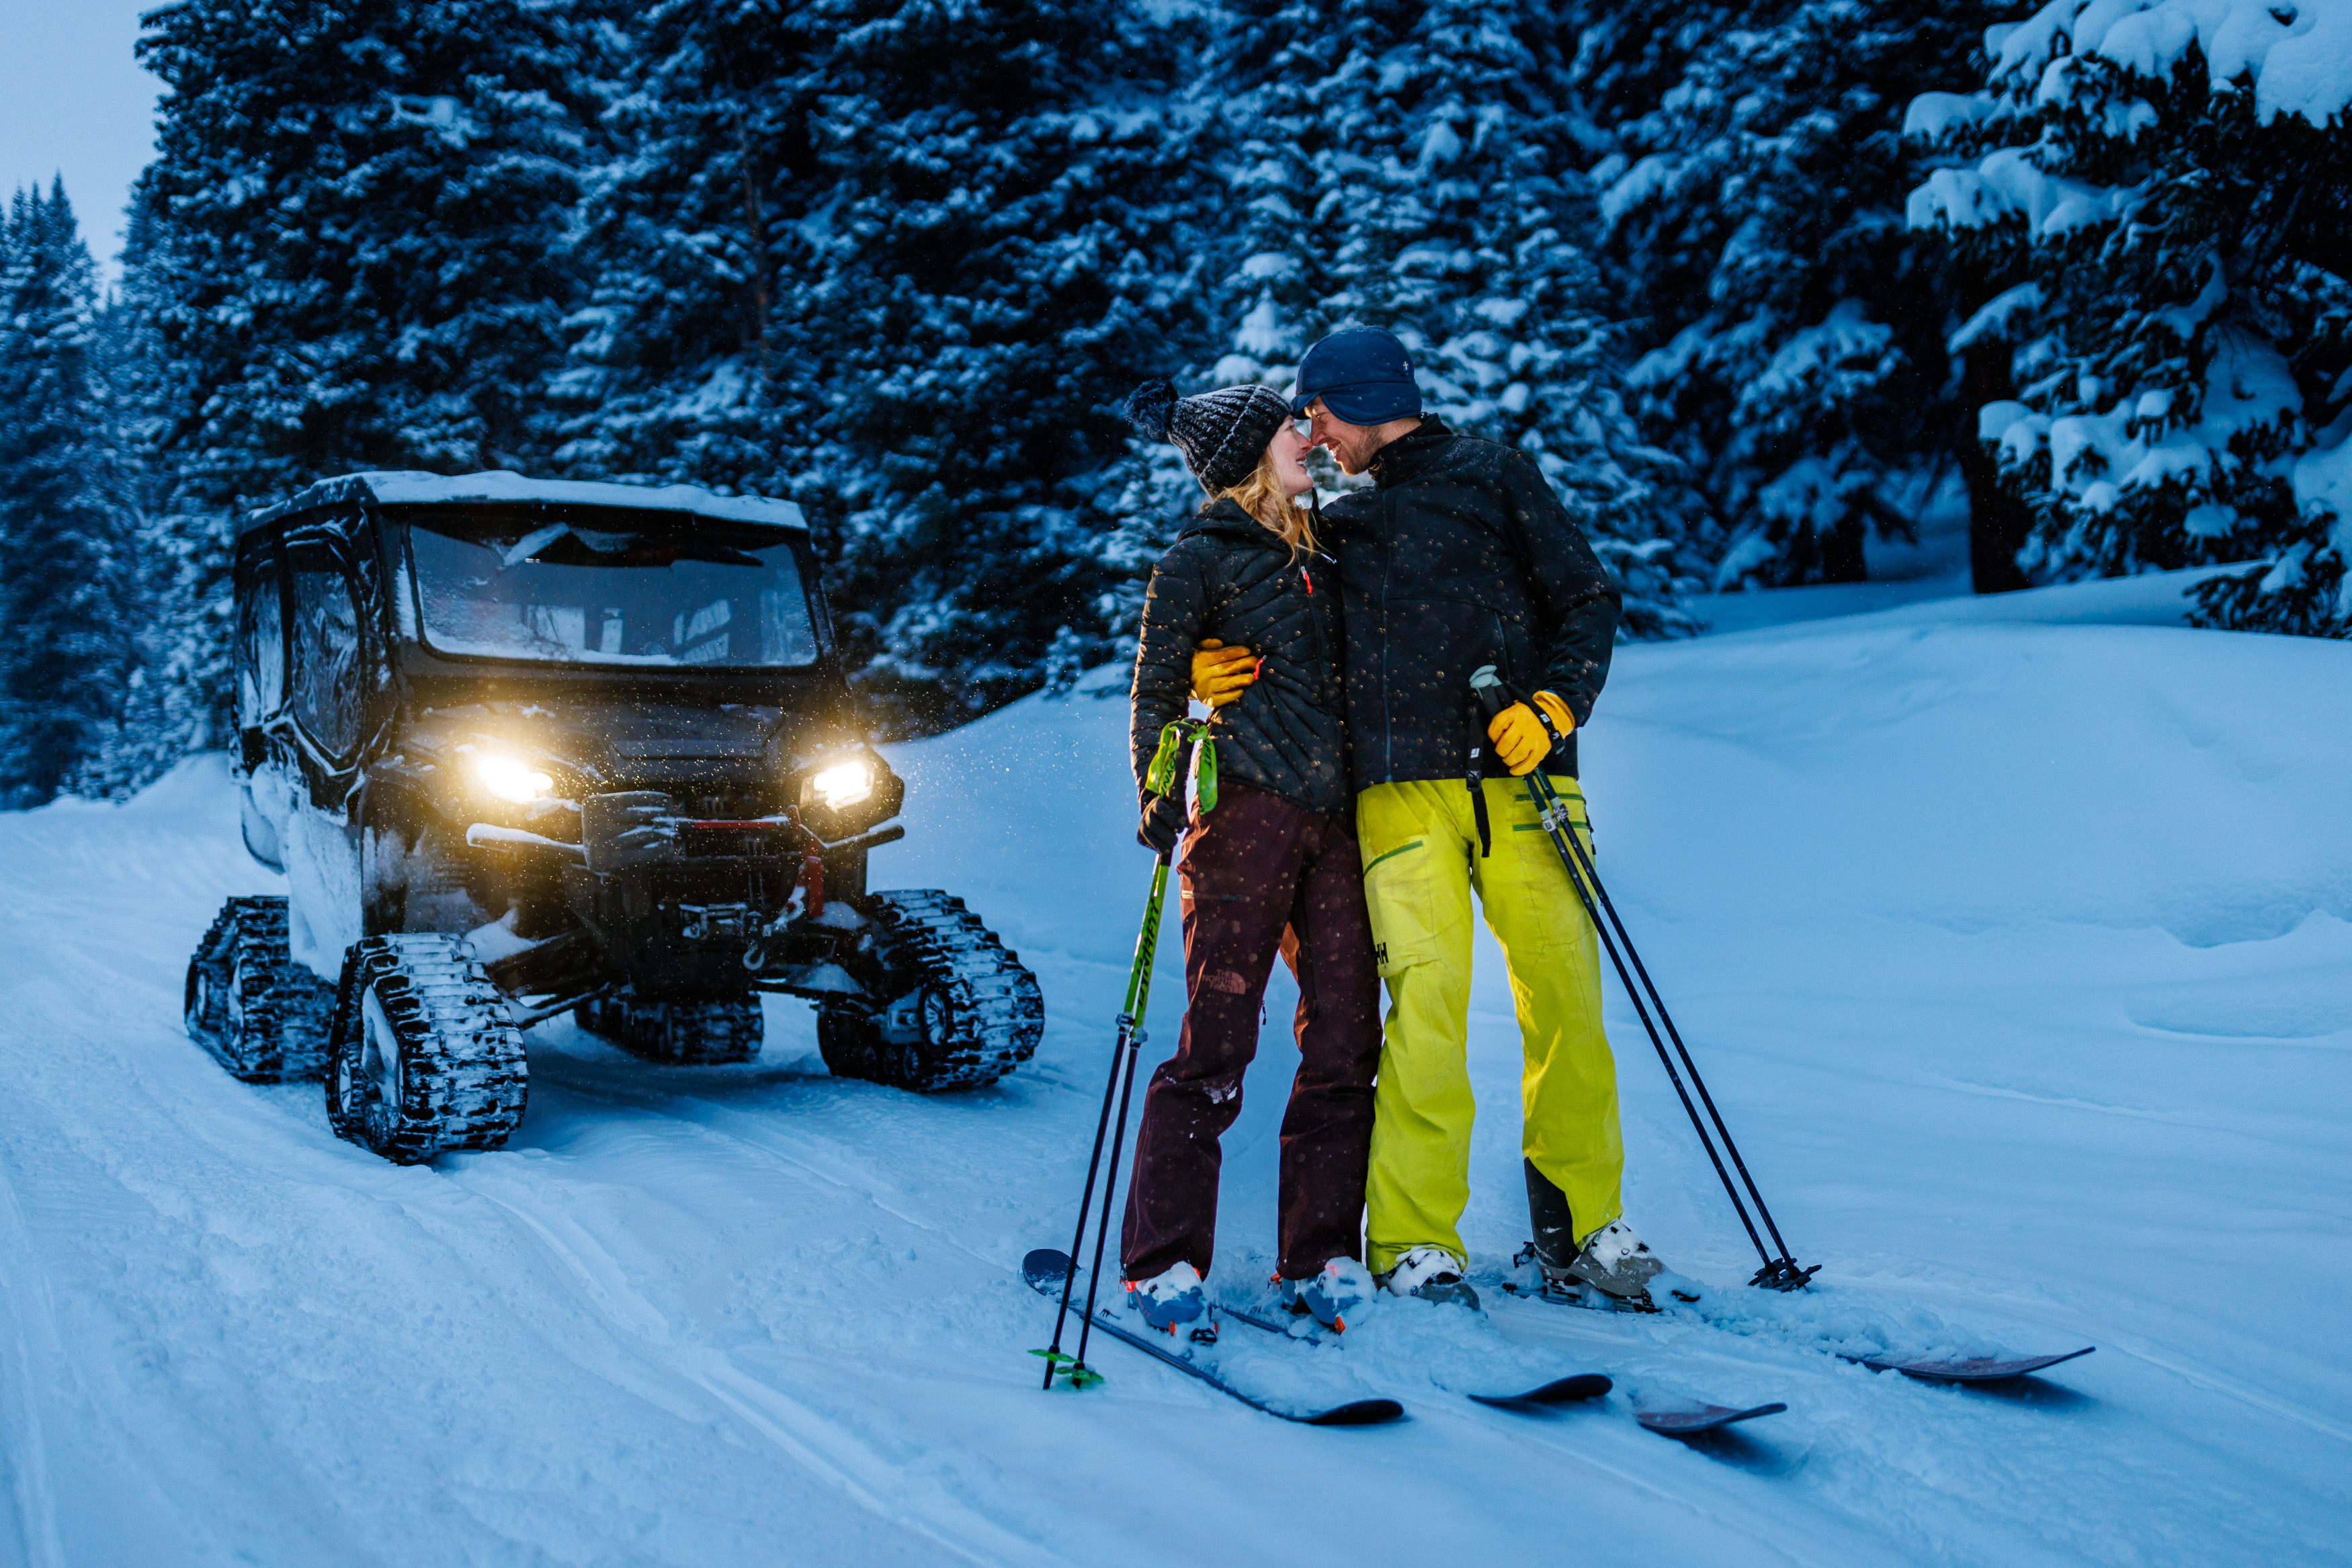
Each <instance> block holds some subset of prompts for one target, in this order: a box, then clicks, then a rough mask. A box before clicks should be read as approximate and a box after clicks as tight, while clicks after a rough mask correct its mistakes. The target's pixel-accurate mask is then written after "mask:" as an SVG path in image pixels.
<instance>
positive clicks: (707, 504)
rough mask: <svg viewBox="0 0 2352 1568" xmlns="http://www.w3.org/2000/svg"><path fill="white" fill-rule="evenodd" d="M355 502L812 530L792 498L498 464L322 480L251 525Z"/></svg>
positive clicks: (251, 518) (265, 509)
mask: <svg viewBox="0 0 2352 1568" xmlns="http://www.w3.org/2000/svg"><path fill="white" fill-rule="evenodd" d="M348 501H375V502H379V503H381V504H383V505H384V506H388V507H391V506H398V507H409V506H433V505H436V504H437V503H440V502H444V501H501V502H525V503H529V502H541V503H557V504H561V505H564V506H572V507H635V508H637V509H640V510H644V511H654V512H688V513H691V514H693V515H694V516H696V517H711V518H715V519H718V520H720V521H724V522H730V523H765V524H768V525H769V526H771V527H773V528H807V527H808V521H807V519H806V518H804V517H802V516H801V509H800V507H796V506H794V505H793V503H792V502H790V501H772V500H769V499H768V498H767V497H762V496H714V495H712V494H711V493H710V492H709V491H708V490H704V489H699V488H698V487H697V486H692V485H661V486H654V485H601V484H592V483H589V482H587V481H585V480H579V479H528V478H525V477H524V476H522V475H520V474H517V473H515V472H514V471H513V470H512V469H508V468H493V469H490V470H488V472H486V473H481V474H425V473H419V472H416V471H415V470H413V469H411V470H389V469H388V470H379V471H376V472H373V473H365V474H344V475H341V476H337V477H335V478H332V479H321V480H320V481H319V482H318V483H317V484H315V485H312V486H310V487H309V488H307V489H305V490H303V491H301V492H300V493H299V494H298V495H296V496H294V497H292V498H291V499H289V500H284V501H280V502H278V504H277V505H276V506H274V507H263V508H262V509H261V510H259V511H257V512H254V513H252V514H250V515H249V516H247V518H246V520H245V528H257V527H258V526H260V525H261V524H263V523H268V522H273V521H275V520H276V519H278V518H279V517H290V516H292V515H293V514H294V513H296V512H307V511H309V510H310V509H311V508H312V507H328V506H335V505H339V504H341V503H343V502H348ZM239 531H240V532H242V531H244V530H242V529H240V530H239Z"/></svg>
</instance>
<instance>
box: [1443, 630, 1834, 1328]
mask: <svg viewBox="0 0 2352 1568" xmlns="http://www.w3.org/2000/svg"><path fill="white" fill-rule="evenodd" d="M1470 685H1471V689H1472V690H1474V691H1475V692H1476V693H1477V695H1478V698H1479V701H1480V702H1481V703H1483V704H1484V705H1485V706H1486V713H1487V716H1488V717H1489V718H1492V717H1493V716H1495V715H1496V714H1499V713H1501V712H1502V711H1503V707H1504V703H1505V697H1506V692H1505V689H1504V686H1503V683H1502V680H1501V678H1500V677H1499V676H1497V675H1496V673H1495V667H1494V666H1493V665H1492V664H1484V665H1481V666H1480V667H1479V668H1478V669H1477V670H1476V671H1475V673H1474V674H1472V675H1471V677H1470ZM1528 706H1529V708H1530V709H1532V711H1533V712H1534V713H1535V715H1536V717H1537V720H1538V722H1539V723H1540V724H1542V726H1543V727H1544V734H1545V735H1546V736H1547V737H1549V740H1550V742H1551V745H1552V747H1553V748H1554V749H1555V750H1564V749H1565V748H1566V745H1567V742H1566V739H1565V737H1562V736H1561V735H1560V733H1559V729H1558V727H1555V726H1554V725H1553V723H1552V721H1551V716H1549V714H1546V713H1545V712H1544V711H1543V709H1542V708H1540V707H1538V706H1536V705H1534V704H1533V703H1530V704H1529V705H1528ZM1527 778H1528V789H1529V791H1530V793H1531V794H1532V795H1533V796H1534V798H1535V800H1536V802H1537V805H1538V810H1539V811H1540V814H1541V816H1542V820H1543V822H1544V826H1545V829H1546V831H1547V832H1548V833H1549V835H1550V837H1551V841H1552V846H1553V847H1554V848H1555V849H1557V850H1558V851H1559V856H1560V860H1561V862H1562V863H1563V864H1564V865H1566V867H1567V869H1568V877H1569V882H1570V884H1571V885H1573V886H1574V887H1575V889H1576V896H1577V900H1578V902H1579V903H1580V904H1583V905H1584V913H1585V915H1586V916H1587V918H1589V919H1590V920H1591V922H1592V929H1593V932H1594V934H1595V935H1596V936H1599V937H1600V939H1601V946H1602V947H1603V948H1605V949H1606V950H1607V951H1608V954H1609V961H1610V963H1611V965H1612V967H1615V969H1616V971H1617V979H1618V982H1619V983H1620V984H1621V985H1622V986H1623V987H1624V988H1625V995H1626V997H1627V998H1629V999H1630V1000H1631V1001H1632V1002H1633V1012H1634V1015H1635V1016H1636V1017H1638V1018H1639V1019H1641V1020H1642V1027H1643V1030H1644V1031H1645V1032H1647V1033H1648V1035H1649V1037H1650V1044H1651V1045H1652V1046H1653V1047H1654V1049H1655V1050H1656V1051H1657V1053H1658V1062H1659V1065H1660V1066H1662V1067H1664V1069H1665V1070H1666V1081H1667V1082H1670V1083H1672V1084H1673V1085H1674V1087H1675V1097H1676V1098H1677V1099H1679V1100H1680V1101H1681V1102H1682V1104H1683V1113H1684V1114H1685V1115H1687V1116H1688V1117H1689V1118H1690V1122H1691V1128H1692V1130H1693V1131H1694V1132H1696V1133H1697V1134H1698V1140H1699V1145H1700V1146H1701V1147H1702V1148H1704V1149H1706V1157H1707V1160H1708V1163H1709V1164H1711V1165H1713V1166H1715V1174H1716V1176H1717V1179H1718V1180H1720V1181H1721V1182H1722V1183H1723V1190H1724V1193H1725V1195H1726V1196H1727V1197H1729V1198H1730V1199H1731V1207H1732V1210H1733V1212H1735V1213H1737V1214H1738V1216H1739V1223H1740V1226H1741V1228H1743V1229H1745V1230H1746V1231H1747V1232H1748V1240H1749V1242H1750V1243H1752V1244H1753V1245H1754V1246H1755V1248H1756V1252H1757V1256H1758V1257H1759V1258H1761V1259H1762V1260H1763V1262H1764V1266H1763V1267H1762V1268H1760V1269H1759V1270H1757V1271H1756V1274H1755V1277H1754V1278H1753V1279H1751V1280H1749V1281H1748V1283H1749V1284H1751V1285H1764V1286H1769V1287H1770V1288H1772V1289H1774V1290H1778V1291H1794V1290H1801V1289H1802V1288H1803V1287H1804V1286H1805V1285H1806V1284H1807V1283H1809V1282H1810V1281H1811V1279H1812V1277H1813V1275H1814V1274H1816V1273H1818V1272H1819V1271H1820V1265H1818V1264H1816V1265H1814V1266H1813V1267H1812V1268H1811V1269H1806V1268H1801V1267H1800V1266H1799V1265H1798V1263H1797V1261H1796V1260H1795V1259H1793V1258H1791V1257H1790V1254H1789V1247H1788V1243H1787V1242H1785V1241H1783V1240H1782V1239H1780V1227H1779V1226H1777V1225H1775V1224H1774V1223H1773V1221H1772V1211H1771V1210H1770V1208H1769V1207H1767V1206H1766V1205H1765V1202H1764V1194H1763V1192H1762V1191H1761V1190H1760V1189H1759V1187H1758V1186H1757V1185H1756V1178H1755V1177H1754V1176H1751V1175H1750V1174H1749V1173H1748V1163H1747V1162H1746V1161H1745V1160H1743V1159H1742V1158H1741V1157H1740V1155H1739V1145H1738V1144H1737V1143H1735V1142H1733V1140H1732V1136H1731V1129H1730V1128H1729V1127H1728V1126H1727V1125H1726V1124H1725V1123H1724V1120H1723V1113H1722V1112H1721V1111H1719V1110H1717V1108H1716V1103H1715V1097H1714V1096H1713V1095H1712V1094H1710V1093H1708V1092H1707V1088H1706V1079H1705V1078H1704V1077H1702V1076H1701V1075H1700V1073H1699V1070H1698V1063H1697V1062H1696V1061H1692V1060H1691V1054H1690V1050H1689V1048H1688V1047H1687V1046H1685V1044H1684V1043H1683V1038H1682V1032H1681V1030H1677V1029H1676V1028H1675V1020H1674V1015H1673V1014H1672V1013H1670V1012H1668V1011H1667V1010H1666V1002H1665V998H1664V997H1662V996H1660V995H1659V994H1658V988H1657V985H1656V983H1655V982H1654V981H1653V980H1652V979H1651V978H1650V971H1649V969H1648V967H1646V966H1644V965H1643V962H1642V956H1641V954H1640V952H1639V951H1638V950H1637V949H1636V948H1635V947H1634V946H1633V935H1632V933H1630V932H1628V931H1627V930H1626V929H1625V923H1624V921H1623V920H1622V919H1621V918H1620V917H1619V916H1618V914H1617V908H1616V905H1615V904H1612V903H1611V902H1610V899H1609V894H1608V890H1607V889H1606V888H1604V887H1602V886H1601V875H1600V873H1599V872H1598V871H1597V870H1596V869H1595V868H1594V866H1593V863H1592V861H1591V857H1590V856H1589V855H1587V854H1586V853H1585V851H1584V846H1583V844H1582V843H1580V842H1579V841H1578V840H1577V837H1576V828H1575V824H1574V822H1573V821H1571V820H1570V817H1569V814H1568V809H1567V806H1566V804H1565V802H1563V801H1562V800H1560V798H1559V791H1558V790H1556V789H1553V788H1552V784H1551V780H1550V779H1549V778H1548V777H1546V776H1545V774H1544V771H1543V768H1542V767H1541V766H1540V765H1538V767H1537V768H1535V769H1534V770H1533V771H1532V772H1530V773H1528V775H1527ZM1588 888H1589V891H1588ZM1604 912H1605V914H1606V917H1607V919H1606V924H1604V923H1603V915H1604ZM1612 929H1613V931H1614V934H1615V939H1614V940H1612V935H1611V934H1612ZM1621 943H1622V946H1623V949H1624V951H1623V955H1622V956H1620V954H1619V951H1618V949H1619V945H1620V944H1621ZM1629 958H1630V959H1631V960H1632V964H1633V967H1632V971H1631V972H1628V969H1627V967H1626V960H1627V959H1629ZM1635 975H1639V976H1640V977H1641V987H1640V988H1638V989H1637V988H1635V986H1634V983H1633V982H1634V977H1635ZM1644 993H1646V994H1647V997H1648V1001H1649V1006H1646V1007H1645V1006H1644V1005H1643V994H1644ZM1651 1007H1654V1008H1656V1009H1657V1015H1658V1021H1659V1022H1662V1023H1664V1025H1665V1030H1666V1034H1667V1036H1669V1037H1671V1038H1672V1040H1674V1055H1672V1056H1670V1055H1668V1054H1667V1051H1666V1042H1665V1040H1662V1039H1660V1038H1659V1035H1658V1024H1657V1023H1654V1022H1652V1021H1651V1018H1650V1008H1651ZM1675 1056H1679V1057H1680V1058H1681V1059H1682V1064H1683V1067H1684V1068H1685V1070H1686V1071H1688V1072H1689V1073H1690V1079H1691V1084H1692V1086H1693V1087H1695V1088H1696V1089H1697V1091H1698V1095H1699V1100H1700V1102H1701V1103H1704V1104H1705V1105H1706V1114H1707V1119H1708V1120H1710V1121H1712V1122H1713V1123H1714V1124H1715V1130H1716V1132H1717V1134H1720V1135H1721V1137H1722V1139H1723V1146H1724V1150H1725V1152H1727V1153H1728V1154H1729V1155H1730V1156H1731V1163H1732V1166H1733V1167H1734V1168H1736V1169H1737V1170H1738V1172H1739V1180H1740V1184H1741V1185H1744V1186H1746V1187H1747V1189H1748V1197H1749V1198H1751V1199H1753V1200H1754V1202H1755V1205H1756V1212H1757V1214H1758V1215H1759V1216H1760V1217H1761V1218H1762V1219H1763V1221H1764V1228H1765V1230H1766V1231H1767V1232H1769V1234H1770V1236H1771V1238H1772V1242H1773V1247H1775V1248H1778V1249H1779V1255H1778V1256H1777V1257H1776V1256H1775V1255H1774V1253H1773V1251H1772V1249H1768V1248H1767V1247H1766V1246H1765V1245H1764V1239H1763V1238H1762V1237H1761V1236H1759V1235H1758V1234H1757V1232H1756V1225H1755V1221H1754V1220H1752V1219H1750V1218H1748V1205H1747V1204H1746V1203H1744V1202H1742V1201H1741V1200H1740V1193H1739V1187H1738V1186H1734V1185H1733V1183H1732V1179H1731V1172H1730V1171H1727V1170H1726V1169H1724V1166H1723V1158H1722V1155H1718V1154H1717V1152H1716V1148H1715V1140H1714V1139H1713V1138H1711V1137H1709V1136H1708V1135H1707V1128H1706V1122H1703V1121H1701V1120H1700V1118H1699V1112H1698V1106H1696V1105H1694V1104H1692V1103H1691V1097H1690V1093H1689V1091H1687V1090H1685V1088H1684V1087H1683V1082H1682V1075H1681V1074H1680V1073H1678V1072H1676V1071H1675Z"/></svg>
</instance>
